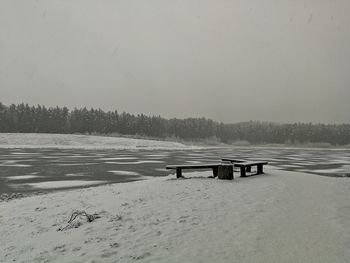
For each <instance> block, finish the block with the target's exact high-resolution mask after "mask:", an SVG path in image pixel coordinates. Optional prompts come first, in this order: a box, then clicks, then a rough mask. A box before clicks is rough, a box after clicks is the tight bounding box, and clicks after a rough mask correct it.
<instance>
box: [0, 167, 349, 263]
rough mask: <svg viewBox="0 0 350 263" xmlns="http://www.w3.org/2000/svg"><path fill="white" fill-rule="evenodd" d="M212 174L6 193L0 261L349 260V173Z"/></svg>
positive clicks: (0, 226)
mask: <svg viewBox="0 0 350 263" xmlns="http://www.w3.org/2000/svg"><path fill="white" fill-rule="evenodd" d="M207 175H208V173H206V172H203V173H190V174H188V175H187V176H189V177H194V178H190V179H184V180H176V179H174V176H170V177H163V178H152V179H150V180H146V181H139V182H133V183H126V184H114V185H108V186H99V187H93V188H87V189H80V190H74V191H73V190H71V191H64V192H57V193H50V194H47V195H41V196H33V197H28V198H24V199H18V200H13V201H10V202H2V203H0V211H1V214H0V262H13V261H16V262H191V263H192V262H210V263H212V262H250V263H253V262H268V263H272V262H276V263H277V262H278V263H280V262H293V263H294V262H315V263H316V262H317V263H321V262H327V263H328V262H344V263H345V262H346V263H347V262H349V258H350V246H349V244H350V220H349V219H350V209H349V204H350V195H349V192H350V179H349V178H330V177H322V176H317V175H310V174H309V175H305V174H302V173H296V172H286V171H277V170H269V171H267V174H265V175H259V176H255V177H248V178H237V179H235V180H233V181H223V180H217V179H209V178H206V176H207ZM198 176H199V177H202V178H196V177H198ZM76 209H77V210H85V211H86V212H87V213H90V214H93V213H98V215H99V216H100V218H98V219H95V220H94V221H93V222H91V223H88V222H86V220H85V219H84V218H79V219H76V220H75V221H76V224H75V225H74V226H75V227H73V228H68V229H66V230H64V231H57V229H58V228H60V227H65V226H66V225H67V221H68V219H69V217H70V216H71V214H72V212H73V211H74V210H76Z"/></svg>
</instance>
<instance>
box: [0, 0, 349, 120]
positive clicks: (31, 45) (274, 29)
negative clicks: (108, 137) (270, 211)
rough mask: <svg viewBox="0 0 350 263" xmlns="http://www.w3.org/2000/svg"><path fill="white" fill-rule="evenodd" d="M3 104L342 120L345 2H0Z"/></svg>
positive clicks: (346, 94)
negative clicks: (24, 103) (21, 103)
mask: <svg viewBox="0 0 350 263" xmlns="http://www.w3.org/2000/svg"><path fill="white" fill-rule="evenodd" d="M0 101H1V102H2V103H5V104H10V103H19V102H26V103H29V104H44V105H49V106H55V105H60V106H68V107H70V108H73V107H82V106H87V107H96V108H98V107H100V108H102V109H105V110H111V109H117V110H119V111H127V112H131V113H146V114H155V115H158V114H160V115H162V116H164V117H168V118H170V117H178V118H183V117H201V116H203V117H208V118H212V119H215V120H218V121H224V122H238V121H247V120H261V121H276V122H295V121H303V122H309V121H310V122H326V123H341V122H347V123H349V122H350V1H349V0H338V1H337V0H294V1H292V0H264V1H262V0H249V1H247V0H231V1H228V0H227V1H224V0H208V1H206V0H198V1H197V0H196V1H194V0H184V1H176V0H171V1H170V0H169V1H167V0H139V1H135V0H124V1H118V0H114V1H112V0H110V1H107V0H105V1H102V0H95V1H91V0H81V1H80V0H79V1H74V0H66V1H64V0H57V1H53V0H43V1H34V0H22V1H19V0H0Z"/></svg>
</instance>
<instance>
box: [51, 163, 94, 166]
mask: <svg viewBox="0 0 350 263" xmlns="http://www.w3.org/2000/svg"><path fill="white" fill-rule="evenodd" d="M96 164H98V163H55V165H59V166H79V165H80V166H84V165H96Z"/></svg>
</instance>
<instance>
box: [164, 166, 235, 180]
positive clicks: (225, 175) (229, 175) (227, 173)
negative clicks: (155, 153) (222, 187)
mask: <svg viewBox="0 0 350 263" xmlns="http://www.w3.org/2000/svg"><path fill="white" fill-rule="evenodd" d="M166 169H168V170H169V169H174V170H176V178H182V177H183V176H182V170H183V169H196V170H198V169H212V170H213V176H214V177H217V176H219V178H220V177H222V178H221V179H231V180H232V179H233V165H231V164H230V165H228V164H222V163H211V164H188V165H187V164H182V165H167V166H166Z"/></svg>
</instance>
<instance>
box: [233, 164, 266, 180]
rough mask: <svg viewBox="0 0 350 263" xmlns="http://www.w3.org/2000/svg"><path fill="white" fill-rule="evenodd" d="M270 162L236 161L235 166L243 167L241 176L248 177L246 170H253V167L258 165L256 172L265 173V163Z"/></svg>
mask: <svg viewBox="0 0 350 263" xmlns="http://www.w3.org/2000/svg"><path fill="white" fill-rule="evenodd" d="M266 164H268V162H244V163H235V164H234V166H235V167H239V168H240V169H241V177H246V176H247V175H246V172H251V167H252V166H256V167H257V171H256V174H263V173H264V171H263V167H264V165H266Z"/></svg>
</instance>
